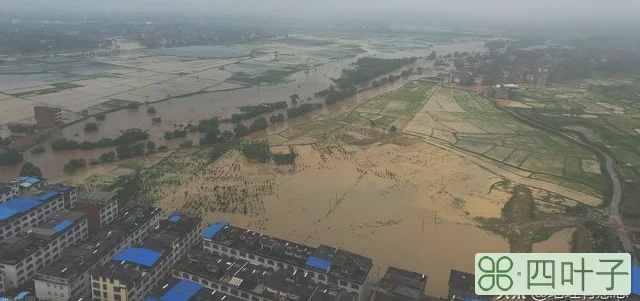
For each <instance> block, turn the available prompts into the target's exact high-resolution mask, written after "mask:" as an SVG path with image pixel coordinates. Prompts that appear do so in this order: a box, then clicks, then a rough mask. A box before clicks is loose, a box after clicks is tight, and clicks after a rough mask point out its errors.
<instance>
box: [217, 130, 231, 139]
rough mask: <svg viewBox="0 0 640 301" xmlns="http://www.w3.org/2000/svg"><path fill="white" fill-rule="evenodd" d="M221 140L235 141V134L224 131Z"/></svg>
mask: <svg viewBox="0 0 640 301" xmlns="http://www.w3.org/2000/svg"><path fill="white" fill-rule="evenodd" d="M220 138H222V139H223V140H225V141H229V140H231V139H233V133H232V132H231V131H224V132H222V134H220Z"/></svg>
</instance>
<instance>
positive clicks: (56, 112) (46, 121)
mask: <svg viewBox="0 0 640 301" xmlns="http://www.w3.org/2000/svg"><path fill="white" fill-rule="evenodd" d="M33 113H34V114H33V115H34V117H35V119H36V123H37V124H38V125H39V126H44V127H56V126H58V125H60V124H61V122H62V111H61V110H60V109H59V108H54V107H46V106H35V107H33Z"/></svg>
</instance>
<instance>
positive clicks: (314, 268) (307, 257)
mask: <svg viewBox="0 0 640 301" xmlns="http://www.w3.org/2000/svg"><path fill="white" fill-rule="evenodd" d="M202 241H203V242H202V243H203V249H204V250H205V251H207V252H211V253H214V254H218V255H221V256H228V257H230V258H236V259H243V260H246V261H248V262H250V263H252V264H256V265H263V266H265V267H271V268H274V269H276V270H279V269H283V268H284V269H293V270H296V271H302V272H306V273H311V274H312V275H313V278H314V280H315V281H316V282H318V283H324V284H327V285H333V286H334V287H337V288H340V289H343V290H345V291H347V292H353V293H356V294H358V295H359V296H364V295H365V294H366V292H368V291H370V283H371V281H370V277H371V270H372V268H373V261H372V260H371V258H368V257H365V256H362V255H359V254H355V253H351V252H349V251H346V250H342V249H338V248H334V247H330V246H326V245H320V246H318V247H311V246H307V245H303V244H298V243H295V242H292V241H287V240H284V239H280V238H276V237H272V236H268V235H265V234H263V233H259V232H255V231H251V230H249V229H242V228H238V227H235V226H233V225H230V224H229V223H228V222H226V221H219V222H216V223H213V224H211V225H210V226H208V227H207V228H206V229H205V230H204V231H203V233H202Z"/></svg>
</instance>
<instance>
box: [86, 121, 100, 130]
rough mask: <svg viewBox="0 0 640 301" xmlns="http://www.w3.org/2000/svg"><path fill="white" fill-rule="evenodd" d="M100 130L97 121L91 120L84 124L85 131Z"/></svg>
mask: <svg viewBox="0 0 640 301" xmlns="http://www.w3.org/2000/svg"><path fill="white" fill-rule="evenodd" d="M97 130H98V124H97V123H95V122H89V123H87V124H85V125H84V131H85V132H95V131H97Z"/></svg>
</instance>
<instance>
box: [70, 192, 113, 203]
mask: <svg viewBox="0 0 640 301" xmlns="http://www.w3.org/2000/svg"><path fill="white" fill-rule="evenodd" d="M116 201H117V200H116V194H115V192H110V191H102V190H93V191H89V192H83V193H79V194H78V201H77V203H85V204H93V205H97V206H99V207H104V206H106V205H107V204H109V203H111V202H116Z"/></svg>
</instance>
